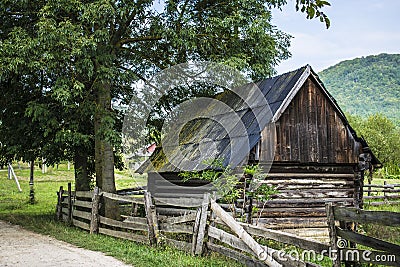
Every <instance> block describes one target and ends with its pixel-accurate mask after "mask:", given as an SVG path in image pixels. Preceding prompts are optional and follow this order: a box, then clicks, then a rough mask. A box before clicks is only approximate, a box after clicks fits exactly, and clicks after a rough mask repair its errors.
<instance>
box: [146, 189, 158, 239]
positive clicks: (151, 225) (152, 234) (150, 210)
mask: <svg viewBox="0 0 400 267" xmlns="http://www.w3.org/2000/svg"><path fill="white" fill-rule="evenodd" d="M144 210H145V212H146V220H147V228H148V232H149V241H150V245H152V246H154V245H157V242H158V236H159V229H158V218H157V214H156V208H155V206H154V205H153V201H152V199H151V193H150V192H145V193H144Z"/></svg>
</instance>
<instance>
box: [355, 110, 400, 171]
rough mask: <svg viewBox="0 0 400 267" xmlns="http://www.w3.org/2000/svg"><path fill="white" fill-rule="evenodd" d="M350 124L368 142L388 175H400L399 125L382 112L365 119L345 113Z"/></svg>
mask: <svg viewBox="0 0 400 267" xmlns="http://www.w3.org/2000/svg"><path fill="white" fill-rule="evenodd" d="M347 118H348V120H349V122H350V125H351V126H352V127H353V128H354V129H355V130H356V131H357V134H358V135H360V136H363V137H364V138H365V140H366V141H367V142H368V145H369V146H370V148H371V150H372V152H374V154H375V156H376V157H377V158H378V159H379V160H380V161H382V163H383V164H384V167H385V172H387V174H388V175H400V127H396V125H395V124H394V123H393V121H391V120H389V119H388V118H387V117H386V116H384V115H382V114H375V115H371V116H369V117H367V118H365V119H363V118H362V117H360V116H351V115H347Z"/></svg>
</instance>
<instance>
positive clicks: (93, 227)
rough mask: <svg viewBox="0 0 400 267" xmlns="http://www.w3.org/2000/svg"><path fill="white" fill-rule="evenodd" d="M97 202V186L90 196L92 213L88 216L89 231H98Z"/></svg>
mask: <svg viewBox="0 0 400 267" xmlns="http://www.w3.org/2000/svg"><path fill="white" fill-rule="evenodd" d="M99 204H100V188H98V187H97V186H96V187H95V188H94V190H93V197H92V214H91V217H90V233H91V234H94V233H98V232H99V220H100V218H99Z"/></svg>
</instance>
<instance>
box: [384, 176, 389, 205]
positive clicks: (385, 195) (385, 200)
mask: <svg viewBox="0 0 400 267" xmlns="http://www.w3.org/2000/svg"><path fill="white" fill-rule="evenodd" d="M386 188H387V181H383V201H384V202H387V201H388V198H387V194H386Z"/></svg>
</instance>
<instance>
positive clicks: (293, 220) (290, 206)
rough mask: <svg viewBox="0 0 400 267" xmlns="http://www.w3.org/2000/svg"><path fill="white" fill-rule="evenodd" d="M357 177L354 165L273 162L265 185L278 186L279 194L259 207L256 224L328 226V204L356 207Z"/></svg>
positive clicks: (274, 226)
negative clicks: (326, 211) (326, 210)
mask: <svg viewBox="0 0 400 267" xmlns="http://www.w3.org/2000/svg"><path fill="white" fill-rule="evenodd" d="M356 176H357V174H356V173H355V172H354V169H353V166H352V165H351V164H350V165H349V164H343V165H336V166H335V165H321V164H318V165H302V164H279V163H274V164H273V165H272V167H271V170H270V171H269V173H268V175H267V178H266V179H265V180H264V181H263V183H264V184H267V185H270V186H274V187H276V189H277V190H278V193H277V194H276V195H274V196H273V197H272V199H271V200H269V201H268V202H266V203H258V204H257V207H258V209H259V211H260V212H259V213H258V214H257V215H255V216H254V217H253V223H259V224H265V226H266V227H268V228H279V229H283V228H306V227H326V213H325V203H326V202H334V203H338V204H341V205H345V206H353V205H354V203H355V197H356V196H357V194H356V193H357V192H356V191H355V190H356V189H355V188H356V187H355V181H356V179H355V177H356ZM263 207H264V208H263ZM258 218H259V219H258Z"/></svg>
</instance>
